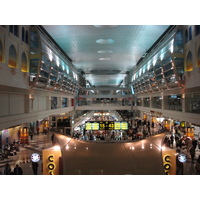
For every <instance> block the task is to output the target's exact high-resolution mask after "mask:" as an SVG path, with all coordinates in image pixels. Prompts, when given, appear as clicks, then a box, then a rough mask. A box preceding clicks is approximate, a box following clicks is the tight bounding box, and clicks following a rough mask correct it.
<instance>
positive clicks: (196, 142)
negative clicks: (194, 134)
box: [192, 138, 198, 149]
mask: <svg viewBox="0 0 200 200" xmlns="http://www.w3.org/2000/svg"><path fill="white" fill-rule="evenodd" d="M197 144H198V141H197V140H196V139H195V138H193V139H192V145H193V146H194V149H196V148H197Z"/></svg>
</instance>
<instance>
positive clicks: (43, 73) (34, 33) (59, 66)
mask: <svg viewBox="0 0 200 200" xmlns="http://www.w3.org/2000/svg"><path fill="white" fill-rule="evenodd" d="M35 29H36V28H35V27H34V28H33V27H32V29H31V34H30V46H31V49H30V51H31V55H30V79H31V80H32V81H33V84H34V85H36V86H37V87H42V88H44V89H48V90H56V91H60V92H67V93H72V94H75V93H78V89H79V84H78V76H77V73H76V72H75V71H72V69H69V66H68V64H70V62H69V60H67V58H65V57H64V56H63V55H61V53H60V52H59V51H58V50H57V49H54V44H53V42H52V43H50V44H49V42H50V40H49V39H48V38H45V37H44V35H42V33H41V32H40V31H38V30H37V29H36V30H35Z"/></svg>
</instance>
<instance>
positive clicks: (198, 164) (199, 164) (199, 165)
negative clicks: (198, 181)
mask: <svg viewBox="0 0 200 200" xmlns="http://www.w3.org/2000/svg"><path fill="white" fill-rule="evenodd" d="M195 169H196V174H197V175H199V174H200V155H199V157H198V159H197V162H196V164H195Z"/></svg>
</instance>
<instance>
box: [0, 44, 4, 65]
mask: <svg viewBox="0 0 200 200" xmlns="http://www.w3.org/2000/svg"><path fill="white" fill-rule="evenodd" d="M0 62H3V46H2V43H1V40H0Z"/></svg>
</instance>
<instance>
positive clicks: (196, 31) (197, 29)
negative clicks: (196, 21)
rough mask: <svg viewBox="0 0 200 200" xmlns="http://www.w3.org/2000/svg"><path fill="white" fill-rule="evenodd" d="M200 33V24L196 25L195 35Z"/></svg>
mask: <svg viewBox="0 0 200 200" xmlns="http://www.w3.org/2000/svg"><path fill="white" fill-rule="evenodd" d="M199 33H200V25H196V26H195V35H196V36H197V35H198V34H199Z"/></svg>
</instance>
